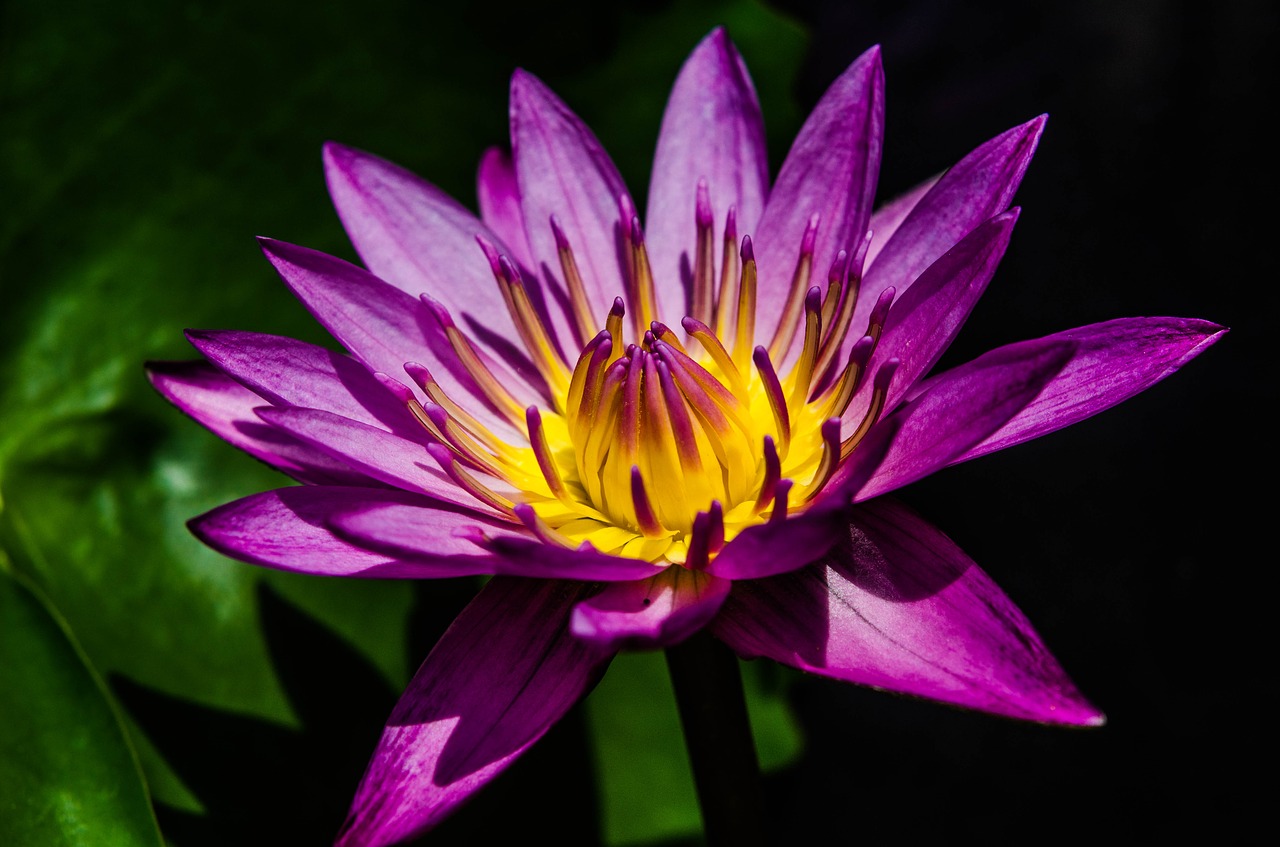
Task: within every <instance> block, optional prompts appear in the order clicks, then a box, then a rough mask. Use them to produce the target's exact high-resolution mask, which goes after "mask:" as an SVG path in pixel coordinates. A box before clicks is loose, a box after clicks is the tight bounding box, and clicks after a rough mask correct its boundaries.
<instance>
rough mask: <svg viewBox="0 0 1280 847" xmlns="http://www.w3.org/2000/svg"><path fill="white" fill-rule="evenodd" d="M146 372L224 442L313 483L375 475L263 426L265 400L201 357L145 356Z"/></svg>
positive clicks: (354, 481) (353, 481)
mask: <svg viewBox="0 0 1280 847" xmlns="http://www.w3.org/2000/svg"><path fill="white" fill-rule="evenodd" d="M147 378H148V379H150V380H151V384H152V385H153V386H155V388H156V390H157V391H159V392H160V394H161V395H163V396H164V398H165V399H166V400H168V401H169V402H170V403H172V404H173V405H175V406H177V407H178V408H179V409H180V410H182V411H183V412H185V413H186V414H188V415H190V416H191V417H192V418H194V419H195V420H196V422H198V423H200V424H201V425H203V426H205V427H206V428H208V429H209V430H211V431H212V432H213V433H214V434H215V435H217V436H219V437H220V438H222V439H224V440H225V441H227V442H228V443H230V444H232V445H233V446H235V447H238V448H240V449H241V450H243V451H245V452H246V453H248V454H249V455H250V456H253V457H254V458H255V459H258V460H260V461H263V462H266V463H267V464H268V465H270V466H271V467H273V468H275V469H276V470H279V471H283V472H284V473H287V474H288V475H289V476H291V477H293V478H294V479H296V480H298V481H299V482H308V483H311V484H313V485H334V484H339V485H370V484H373V481H372V480H371V479H369V478H368V477H367V476H365V475H364V474H362V473H358V472H356V471H353V470H352V469H351V468H349V467H347V466H346V465H344V464H343V463H342V462H339V461H336V460H334V459H332V458H330V457H329V456H328V455H327V454H325V453H322V452H320V451H318V450H316V449H315V448H313V447H311V446H310V445H308V444H303V443H300V442H299V441H298V440H297V439H296V438H293V437H292V436H290V435H287V434H285V433H283V432H280V431H279V430H276V429H273V428H272V427H269V426H267V425H266V424H264V423H263V422H262V421H261V420H259V419H258V416H257V414H255V412H254V409H256V408H258V407H260V406H262V405H263V404H264V403H266V402H267V401H266V400H264V399H263V398H261V397H259V396H258V395H257V394H254V393H253V392H252V391H250V390H249V389H247V388H245V387H244V386H243V385H241V384H240V383H238V382H236V381H235V380H233V379H232V378H231V377H229V376H227V375H226V374H224V373H223V372H222V371H220V370H218V369H217V368H215V367H213V366H212V365H209V364H207V363H205V362H148V363H147Z"/></svg>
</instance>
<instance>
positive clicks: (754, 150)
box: [645, 27, 769, 317]
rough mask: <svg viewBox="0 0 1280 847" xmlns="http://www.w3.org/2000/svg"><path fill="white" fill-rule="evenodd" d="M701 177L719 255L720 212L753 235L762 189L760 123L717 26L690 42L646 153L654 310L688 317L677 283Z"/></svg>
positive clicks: (682, 275)
mask: <svg viewBox="0 0 1280 847" xmlns="http://www.w3.org/2000/svg"><path fill="white" fill-rule="evenodd" d="M700 179H705V180H706V181H707V187H708V189H709V192H710V197H711V209H712V220H713V221H714V223H713V232H714V238H713V241H712V243H713V244H714V249H715V251H716V256H717V261H718V258H719V251H720V245H721V243H722V241H723V239H724V224H725V215H726V214H727V213H728V210H729V207H730V206H733V207H734V208H735V209H736V215H737V224H738V229H739V231H740V232H745V233H754V232H755V231H756V229H755V227H756V224H757V223H758V222H759V220H760V214H761V212H763V210H764V203H765V198H766V196H767V195H768V191H769V160H768V151H767V149H766V147H765V138H764V121H763V119H762V118H761V115H760V103H759V101H758V100H757V99H756V91H755V87H754V86H753V85H752V83H751V77H750V76H749V75H748V73H747V67H746V65H745V64H744V63H743V61H742V57H741V56H739V55H738V51H737V50H736V49H735V48H734V46H733V43H732V42H731V41H730V40H729V37H728V36H727V35H726V34H725V31H724V29H723V28H722V27H717V28H716V29H715V30H713V31H712V32H711V34H710V35H708V36H707V37H706V38H704V39H702V41H701V42H700V43H699V44H698V46H697V47H696V48H694V51H693V53H692V54H690V56H689V58H688V59H687V60H685V63H684V66H683V67H682V68H681V69H680V74H679V76H677V77H676V83H675V87H674V88H673V89H672V90H671V96H670V98H669V99H668V100H667V107H666V111H665V112H664V113H663V116H662V129H661V130H660V131H659V133H658V146H657V150H656V151H655V153H654V157H653V176H652V178H651V179H650V184H649V207H648V212H647V214H646V215H645V220H646V226H645V239H646V241H645V243H646V245H647V246H648V248H649V258H650V261H651V262H652V265H653V273H654V284H655V286H656V288H657V295H658V314H659V315H673V316H675V317H681V316H683V315H686V314H689V313H690V312H689V305H688V303H687V302H686V300H687V298H686V296H685V295H686V288H685V285H684V280H686V279H689V278H690V273H691V271H692V268H693V265H694V261H695V249H694V248H695V235H696V232H697V225H696V223H695V219H694V199H695V194H696V189H697V185H698V180H700Z"/></svg>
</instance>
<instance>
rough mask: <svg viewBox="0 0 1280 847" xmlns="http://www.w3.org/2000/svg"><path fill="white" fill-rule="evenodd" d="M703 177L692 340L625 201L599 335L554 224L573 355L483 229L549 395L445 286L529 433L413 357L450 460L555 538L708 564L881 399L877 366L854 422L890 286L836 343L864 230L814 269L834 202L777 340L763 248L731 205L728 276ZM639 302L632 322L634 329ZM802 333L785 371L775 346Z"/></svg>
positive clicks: (814, 481)
mask: <svg viewBox="0 0 1280 847" xmlns="http://www.w3.org/2000/svg"><path fill="white" fill-rule="evenodd" d="M706 196H707V192H706V186H705V184H700V185H699V187H698V198H697V200H698V232H697V241H696V245H697V246H696V255H695V257H694V262H693V263H692V265H693V286H692V291H691V312H692V314H690V315H688V316H686V317H684V318H683V320H682V321H681V327H682V328H683V329H684V330H685V336H684V338H685V340H684V341H681V338H680V337H679V335H678V334H677V333H676V332H674V331H673V330H672V329H671V328H670V327H669V326H667V325H666V324H663V323H661V322H660V321H659V320H657V317H658V316H657V306H656V301H655V296H654V284H653V275H652V270H651V267H650V264H649V258H648V253H647V251H646V249H645V245H644V240H643V232H642V230H641V228H640V224H639V219H638V218H636V217H635V216H634V214H633V213H632V212H631V207H630V204H629V201H624V203H623V214H624V218H623V226H622V227H621V231H622V232H623V234H624V237H623V242H624V247H625V255H626V256H627V257H628V261H627V262H626V263H624V264H625V265H626V268H625V270H626V291H625V294H626V296H627V300H625V301H624V299H623V298H622V297H621V296H620V297H618V298H616V299H615V300H614V303H613V307H612V308H611V309H610V310H609V313H608V314H607V315H606V316H605V319H604V328H603V329H601V330H599V332H597V333H596V334H595V335H594V336H593V335H592V332H593V330H594V329H595V326H593V325H592V317H591V310H590V308H589V306H588V301H587V295H586V292H585V287H584V285H583V280H582V277H581V275H580V273H579V270H578V266H577V263H576V261H575V259H574V255H573V251H572V249H571V248H570V246H569V242H568V239H567V238H566V236H565V234H564V232H563V230H562V229H561V228H560V226H559V223H558V222H557V221H556V220H555V219H554V218H553V219H552V222H551V225H552V227H553V229H554V232H555V236H556V243H557V246H558V252H559V260H560V266H561V270H562V272H563V276H564V280H565V285H566V289H567V292H568V295H569V301H570V319H571V324H572V334H573V335H574V341H575V342H576V343H577V345H578V347H579V349H580V350H581V352H580V354H579V355H578V357H577V359H576V362H575V363H574V364H573V366H572V367H570V366H569V364H568V362H566V361H565V359H564V358H563V357H562V356H561V354H560V353H559V350H558V348H557V346H556V344H555V343H554V341H553V340H552V336H551V334H550V333H549V332H548V331H547V329H546V327H545V326H544V324H543V322H542V320H541V318H540V317H539V315H538V313H537V311H536V310H535V309H534V307H533V305H532V303H531V301H530V298H529V296H528V293H527V291H526V290H525V287H524V283H523V282H522V280H521V277H520V273H519V271H518V270H517V269H516V266H515V265H514V264H513V263H512V262H511V261H509V260H508V259H507V258H506V257H504V256H500V255H498V254H497V252H496V251H495V250H494V249H493V248H492V247H491V246H490V245H488V244H487V243H483V242H482V247H483V248H484V249H485V252H486V254H487V255H488V258H489V261H490V264H491V265H492V267H493V269H494V276H495V279H496V280H497V283H498V287H499V290H500V292H501V294H502V297H503V299H504V301H505V303H506V305H507V308H508V310H509V311H510V313H511V315H512V318H513V320H514V323H515V326H516V330H517V332H518V333H519V336H520V339H521V340H522V341H523V343H524V346H525V348H526V349H527V350H528V352H529V355H530V359H531V361H532V362H533V364H534V365H535V366H536V367H537V368H538V370H539V371H540V372H541V374H542V376H543V378H544V380H545V382H546V385H547V387H548V389H549V392H550V396H551V397H550V399H551V404H550V407H548V408H539V407H537V406H527V407H526V406H524V405H522V404H521V403H520V402H519V401H517V399H516V398H515V397H513V396H512V394H511V393H510V392H509V391H508V389H507V388H506V387H505V386H504V385H503V384H502V382H501V381H500V380H499V379H497V378H496V377H495V376H494V375H493V373H492V372H491V371H490V370H489V368H488V367H487V366H486V365H485V362H484V359H483V357H482V356H481V355H480V354H479V353H478V352H477V351H476V350H475V348H474V347H473V346H472V344H471V342H470V340H469V339H468V338H467V337H466V335H465V334H464V333H463V332H462V331H461V330H459V329H458V328H457V327H456V325H454V323H453V321H452V319H451V318H450V316H449V314H448V312H447V311H446V310H445V309H444V308H443V307H441V306H439V305H437V304H433V303H430V302H429V301H428V305H429V306H430V307H431V308H432V310H433V311H434V313H435V315H436V317H437V319H438V320H439V321H440V324H441V326H442V328H443V330H444V333H445V337H446V338H447V339H448V341H449V343H450V345H451V346H452V348H453V351H454V353H455V355H456V356H457V358H458V360H459V361H460V362H461V364H462V365H463V367H464V368H466V370H467V371H468V372H469V374H470V375H471V377H472V378H473V379H474V381H475V383H476V384H477V385H478V386H479V387H480V389H481V391H482V392H483V393H484V395H485V397H486V398H487V400H488V401H489V403H490V405H491V406H492V407H493V408H494V409H496V410H497V411H498V413H499V414H501V415H502V416H503V417H505V418H506V419H507V420H508V421H510V422H511V423H512V424H513V425H514V426H516V427H518V428H519V429H520V430H523V431H524V432H525V433H526V435H527V438H528V442H527V444H525V445H512V444H508V443H506V442H504V441H503V440H501V439H500V438H498V437H497V436H495V435H494V434H493V433H492V432H490V431H489V429H487V428H486V427H485V426H484V425H483V424H481V423H480V422H479V421H477V420H476V419H475V417H473V416H472V415H470V414H468V413H467V412H466V410H464V409H462V408H461V407H459V406H458V405H457V404H456V403H455V402H454V401H453V400H451V399H450V398H449V397H447V396H446V395H445V394H444V392H443V391H442V390H441V389H440V386H439V384H438V383H436V381H435V380H434V379H433V378H432V377H431V374H430V373H429V372H428V371H427V369H426V368H425V367H423V366H421V365H417V364H409V365H406V370H407V372H408V373H409V375H410V376H411V377H412V378H413V379H414V381H415V382H417V384H418V385H419V386H420V387H421V388H422V390H423V392H424V394H425V395H426V397H427V401H426V402H425V403H419V402H418V401H417V400H413V399H409V400H408V404H409V406H410V408H411V409H412V410H413V412H414V414H415V415H416V416H417V417H418V420H419V421H421V423H422V425H423V426H424V427H425V428H426V429H427V430H428V431H429V432H430V434H431V436H432V438H433V440H434V441H436V442H438V444H439V445H442V447H443V448H444V449H443V450H441V449H440V448H433V449H434V450H436V452H437V455H439V456H440V457H441V459H442V465H444V468H445V471H446V472H447V473H449V474H450V476H451V477H452V478H453V479H454V480H455V481H456V482H457V483H458V484H459V485H460V486H461V487H463V488H464V489H466V490H467V491H469V492H471V493H472V494H473V495H474V496H476V498H477V499H479V500H480V501H481V502H483V503H485V504H487V505H488V506H490V507H491V508H493V509H496V510H498V511H499V512H502V513H504V514H506V515H508V516H509V517H510V518H511V519H512V520H513V521H521V522H523V523H525V524H526V525H527V526H528V527H529V528H530V530H532V531H533V532H534V533H536V534H537V535H539V536H540V537H542V538H543V539H544V540H547V541H548V542H551V543H557V544H562V545H565V546H570V547H576V546H579V545H581V544H583V543H584V542H586V543H590V544H591V545H592V546H593V547H595V548H596V549H598V550H600V551H602V552H606V553H613V554H616V555H621V556H629V557H634V558H639V559H643V560H646V561H652V562H654V563H656V564H667V563H681V564H685V565H687V566H689V567H693V568H697V567H701V566H704V565H705V564H706V563H707V562H708V561H709V560H710V559H711V558H713V557H714V556H715V554H716V552H717V551H718V550H719V549H720V548H721V547H722V546H723V545H724V544H725V543H726V542H727V541H729V540H731V539H732V538H733V537H734V536H735V535H736V534H737V533H738V532H740V531H741V530H742V529H743V528H745V527H747V526H750V525H752V524H755V523H762V522H764V521H768V520H781V519H784V518H785V517H786V516H787V513H788V510H790V511H791V512H793V513H794V512H795V511H797V510H801V509H803V508H804V506H805V504H806V503H807V502H808V501H810V500H811V499H812V498H813V497H814V495H816V494H817V493H818V492H819V491H821V489H822V487H823V485H824V484H825V483H826V482H827V480H828V479H829V478H830V477H831V475H832V474H833V473H834V472H835V470H836V468H837V466H838V465H839V463H840V461H841V460H842V459H843V458H845V457H847V456H848V455H849V454H850V453H851V452H852V450H853V449H854V447H855V446H856V445H857V443H858V442H859V441H860V440H861V439H862V437H863V436H864V435H865V434H866V431H867V430H868V429H869V428H870V426H871V425H872V424H873V423H874V422H875V419H876V418H877V417H878V415H879V414H880V411H881V409H882V407H883V403H884V397H885V392H886V388H887V378H886V379H880V378H877V379H876V380H875V381H874V382H875V384H874V386H873V388H872V397H871V400H870V401H869V403H868V405H869V411H868V412H867V414H866V415H865V417H864V419H863V420H862V422H861V424H860V425H859V426H858V427H856V428H855V429H854V431H853V432H852V433H851V434H850V435H848V436H845V437H843V438H842V437H841V426H840V417H841V415H842V414H843V412H844V411H845V409H846V407H847V406H848V405H849V403H850V401H851V399H852V398H853V396H854V394H855V393H856V392H857V391H858V390H859V388H860V387H861V385H862V383H863V382H864V381H865V371H866V367H867V363H868V361H869V359H870V356H871V352H872V350H873V349H874V346H875V344H876V341H877V340H878V338H879V335H880V330H881V326H882V325H883V321H884V317H885V315H886V313H887V310H888V305H889V302H890V301H891V298H892V292H888V293H887V294H886V295H885V296H882V298H881V302H880V303H878V304H877V306H876V308H875V309H873V310H872V317H871V320H870V324H869V326H868V328H867V331H866V334H865V335H864V336H863V337H862V338H861V339H860V340H859V341H857V343H855V344H853V345H852V347H851V348H847V349H848V353H847V359H846V360H845V362H844V363H843V367H837V357H839V356H840V354H841V351H842V349H846V348H844V345H843V342H844V340H845V337H846V334H847V332H848V329H849V324H850V321H851V319H852V317H853V311H854V306H855V304H856V300H857V295H858V282H859V279H860V273H861V264H862V257H863V255H865V247H866V245H865V242H864V244H863V245H862V248H861V249H860V250H858V251H857V253H856V254H855V255H854V256H849V255H847V254H846V253H845V252H843V251H841V253H840V254H839V255H838V256H837V257H836V261H835V263H834V265H833V267H832V270H831V273H830V275H829V277H828V284H827V287H826V291H825V292H824V291H823V290H822V289H821V288H820V287H818V286H810V285H809V280H810V276H811V272H812V266H813V259H814V257H813V245H814V240H815V234H816V231H817V227H818V223H819V220H818V218H817V216H816V215H815V216H814V218H813V219H811V220H810V222H809V226H808V228H807V229H806V231H805V233H804V236H803V238H802V241H801V245H800V249H799V251H798V257H797V260H796V265H795V271H794V274H793V277H792V281H791V287H790V290H789V293H788V296H787V299H786V301H785V303H784V306H783V310H782V315H781V320H780V321H779V324H778V327H777V330H776V331H775V333H774V336H773V339H772V340H771V342H770V343H769V345H768V347H767V348H766V347H765V346H762V345H758V344H757V343H756V341H755V319H756V262H755V257H754V252H753V249H752V245H751V239H750V238H749V237H744V238H743V239H742V241H741V243H740V244H739V242H738V239H737V236H736V233H735V225H734V215H733V211H732V210H730V213H729V218H728V221H727V222H726V227H725V237H724V243H723V249H722V254H721V261H720V268H719V270H720V273H719V279H718V284H717V279H716V273H715V264H716V263H715V260H714V256H713V252H714V235H713V230H712V226H711V217H710V212H709V208H710V204H709V203H708V202H707V200H706ZM628 303H629V304H630V312H631V329H632V338H631V340H630V341H627V340H626V339H625V338H624V319H625V317H626V316H627V312H628V307H627V304H628ZM797 331H800V332H802V333H803V337H802V340H801V341H800V344H799V351H798V353H797V354H796V355H795V357H794V361H793V362H792V364H791V366H790V368H789V369H788V371H787V373H786V375H785V376H782V377H780V376H779V375H778V373H777V371H776V370H775V364H776V363H778V362H780V361H782V360H784V359H785V358H786V357H787V356H788V355H789V353H790V351H791V348H792V346H793V342H794V341H795V334H796V332H797Z"/></svg>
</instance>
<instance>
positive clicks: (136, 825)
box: [0, 561, 161, 847]
mask: <svg viewBox="0 0 1280 847" xmlns="http://www.w3.org/2000/svg"><path fill="white" fill-rule="evenodd" d="M2 565H3V562H2V561H0V566H2ZM0 715H4V720H2V721H0V843H3V844H7V845H14V847H58V845H68V847H134V845H159V844H161V839H160V831H159V829H157V827H156V822H155V817H154V816H153V815H152V813H151V804H150V802H149V800H148V797H147V790H146V786H145V785H144V784H143V781H142V773H141V771H140V770H139V768H138V762H137V760H136V759H135V758H134V755H133V752H132V750H131V749H130V748H129V743H128V741H127V740H126V739H125V735H124V729H123V727H122V726H121V724H120V719H119V716H118V715H117V714H116V712H115V710H114V709H113V708H112V706H111V703H110V701H109V698H108V697H107V695H106V692H105V691H104V690H103V687H102V683H101V681H100V680H99V679H98V678H97V676H95V675H94V673H93V671H92V670H90V668H89V667H88V665H86V664H85V662H84V657H83V656H82V655H81V654H80V651H79V650H78V649H77V647H76V645H75V644H74V643H73V641H72V640H71V637H70V635H69V634H68V633H67V631H66V630H65V629H64V627H63V626H62V624H61V622H60V621H59V620H58V619H57V617H56V616H55V614H54V613H53V612H52V611H51V610H50V609H49V608H48V607H47V606H46V605H45V604H44V603H42V602H41V600H40V598H39V597H38V596H37V594H36V593H35V592H34V591H32V590H31V589H30V588H28V587H27V586H24V585H23V584H21V582H20V581H19V580H17V579H15V578H14V577H13V576H12V575H11V574H10V573H9V572H8V571H7V570H5V569H4V568H3V567H0Z"/></svg>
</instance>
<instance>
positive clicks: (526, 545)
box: [329, 499, 655, 581]
mask: <svg viewBox="0 0 1280 847" xmlns="http://www.w3.org/2000/svg"><path fill="white" fill-rule="evenodd" d="M329 526H330V527H332V528H333V530H334V532H336V533H337V534H338V535H339V536H340V537H342V538H345V539H347V540H349V541H351V542H352V543H354V544H358V545H360V546H361V547H367V548H368V549H371V550H380V551H382V552H383V553H385V554H386V555H388V556H394V557H396V558H399V559H404V560H407V561H415V560H418V559H421V560H424V561H433V560H435V559H436V558H437V557H438V555H439V552H438V551H439V550H440V544H441V542H440V539H439V538H437V537H436V536H437V535H438V534H440V533H449V532H451V531H454V530H457V531H459V532H461V533H463V534H462V535H461V536H460V537H461V538H465V539H466V540H467V543H468V544H470V545H472V547H471V549H472V550H475V551H479V552H483V553H484V561H482V562H481V561H477V562H467V563H464V564H465V565H466V567H467V568H469V569H470V570H469V571H468V572H469V573H484V574H510V575H514V576H527V577H539V578H543V579H582V580H600V581H615V580H628V579H638V578H640V577H647V576H650V575H651V574H653V572H654V570H655V568H654V566H653V565H651V564H649V563H648V562H643V561H641V560H639V559H630V558H626V557H623V556H610V555H608V554H605V553H600V552H598V551H596V550H592V549H590V548H583V549H569V548H566V547H557V546H554V545H552V544H548V543H545V542H543V541H541V540H538V539H536V538H533V537H531V536H530V535H528V534H527V533H526V532H525V530H524V527H523V526H521V525H519V524H514V523H504V522H501V521H496V520H481V519H478V518H476V517H474V516H471V517H467V516H465V515H457V516H451V515H447V514H446V515H444V516H442V515H441V512H440V511H439V510H438V509H435V508H431V507H430V506H429V504H425V503H423V502H413V501H409V500H404V501H395V500H391V499H387V500H384V501H383V502H378V503H373V502H368V503H358V504H355V506H354V507H353V508H351V509H348V510H345V511H337V512H335V513H333V514H331V515H330V516H329Z"/></svg>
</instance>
